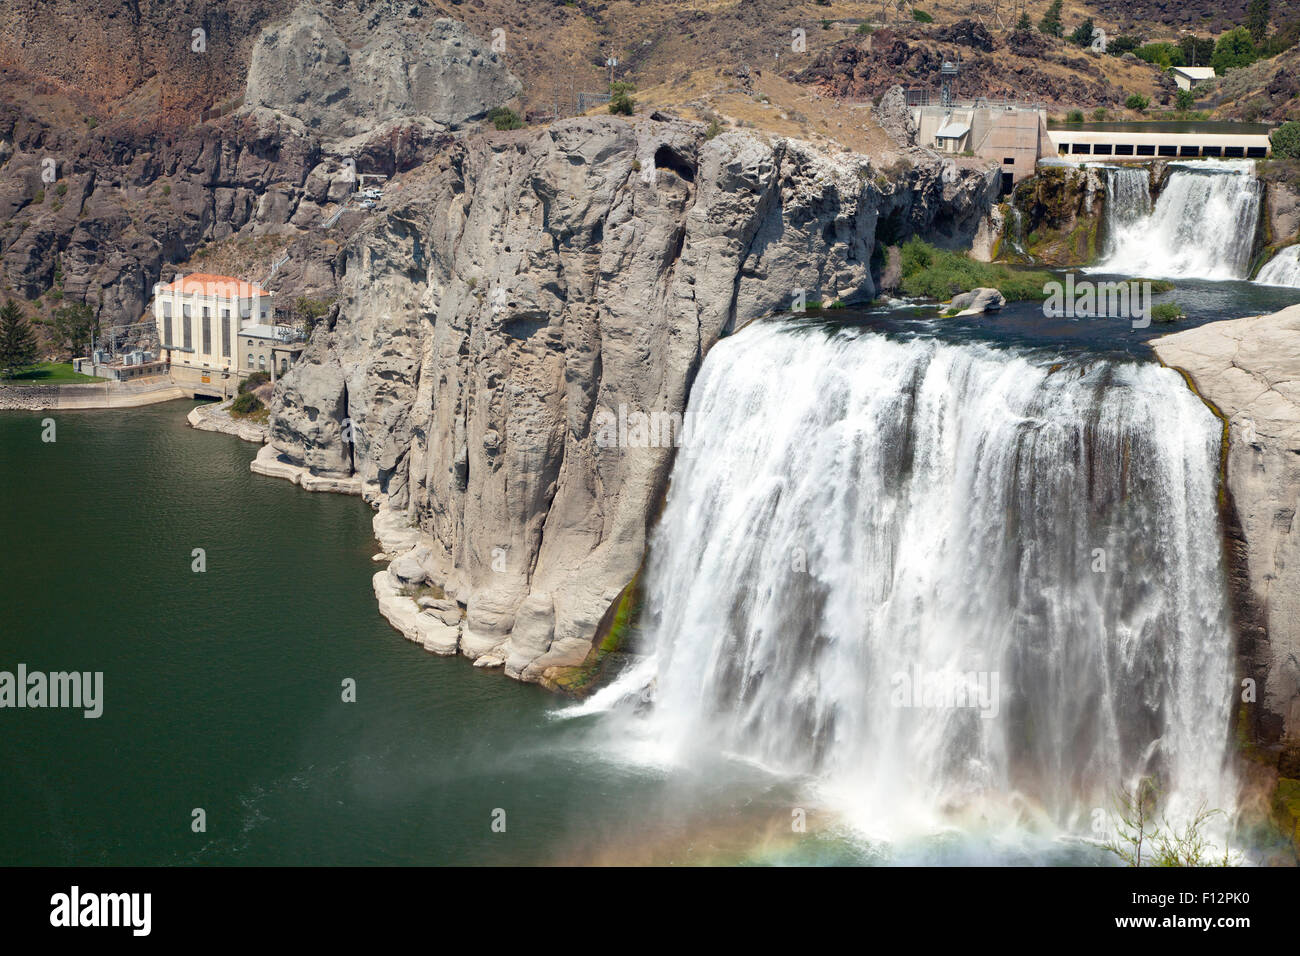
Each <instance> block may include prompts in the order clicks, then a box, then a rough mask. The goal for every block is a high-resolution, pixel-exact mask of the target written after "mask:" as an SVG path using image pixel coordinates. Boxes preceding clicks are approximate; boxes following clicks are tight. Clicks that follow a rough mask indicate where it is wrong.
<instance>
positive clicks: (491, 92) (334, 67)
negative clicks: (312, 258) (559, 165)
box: [244, 4, 520, 138]
mask: <svg viewBox="0 0 1300 956" xmlns="http://www.w3.org/2000/svg"><path fill="white" fill-rule="evenodd" d="M413 24H414V25H413ZM367 26H368V27H369V29H368V30H363V31H359V30H358V29H357V28H356V27H355V26H354V27H353V28H352V29H347V30H340V29H338V28H337V27H336V25H335V24H334V23H333V22H332V21H331V20H329V19H327V18H326V17H325V16H324V15H323V14H322V13H321V12H320V11H319V9H318V8H317V7H316V6H315V5H306V4H305V5H303V6H301V7H299V8H297V9H296V10H294V12H293V14H292V15H291V16H290V17H289V19H288V20H287V21H286V22H285V23H283V24H279V25H277V26H274V27H269V28H267V29H265V30H263V31H262V33H261V35H260V36H259V37H258V40H257V43H256V44H255V45H254V46H253V53H252V59H251V62H250V64H249V68H248V86H247V93H246V95H245V99H244V102H245V104H246V105H247V106H253V107H259V106H260V107H264V108H267V109H274V110H278V111H280V112H283V113H287V114H289V115H291V116H293V117H295V118H296V119H298V120H299V121H301V122H302V123H303V124H304V125H305V126H306V127H307V128H308V129H310V130H312V131H313V132H315V133H318V134H320V135H321V136H324V137H328V138H346V137H350V136H355V135H358V134H360V133H367V132H369V131H372V130H373V129H374V128H375V127H376V126H377V125H380V124H383V123H387V122H392V121H394V120H398V119H402V120H410V119H412V118H417V117H418V118H423V119H426V120H428V121H431V122H433V123H435V124H440V125H442V126H446V127H455V126H458V125H460V124H463V123H465V122H466V121H467V120H471V119H477V118H481V117H483V116H484V115H485V114H486V113H487V111H488V110H489V109H491V108H493V107H495V106H500V105H501V104H503V103H505V102H507V101H509V100H512V99H513V98H514V97H516V96H518V95H519V91H520V87H519V81H518V80H516V79H515V78H514V77H513V76H511V75H510V73H509V72H508V71H507V70H506V68H505V65H504V64H503V63H502V62H501V61H500V59H499V58H498V56H497V55H496V53H494V52H492V51H491V50H490V48H489V46H488V44H487V43H485V42H484V41H482V40H480V39H478V38H477V37H475V36H474V35H473V34H471V33H470V32H469V31H468V29H466V27H465V25H464V24H463V23H459V22H457V21H455V20H447V19H437V20H433V21H432V22H431V23H429V24H428V26H427V28H424V27H421V30H420V32H417V31H416V29H415V26H420V24H419V22H418V21H400V20H389V19H383V18H375V19H374V20H372V21H370V22H369V23H368V24H367ZM358 35H359V36H361V37H362V38H363V39H362V40H361V41H360V42H359V45H358V44H357V43H349V42H348V41H349V40H350V39H355V38H356V37H357V36H358Z"/></svg>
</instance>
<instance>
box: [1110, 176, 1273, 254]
mask: <svg viewBox="0 0 1300 956" xmlns="http://www.w3.org/2000/svg"><path fill="white" fill-rule="evenodd" d="M1110 201H1111V203H1112V205H1116V206H1118V205H1120V204H1121V203H1124V202H1126V201H1132V199H1131V197H1128V196H1127V193H1123V194H1117V193H1111V195H1110ZM1115 215H1116V217H1117V218H1118V220H1119V222H1120V223H1121V224H1120V225H1119V226H1118V228H1116V229H1115V230H1113V234H1112V237H1111V241H1110V242H1109V243H1108V245H1107V250H1108V251H1107V254H1106V257H1105V259H1104V260H1103V261H1102V262H1100V263H1098V265H1097V266H1096V269H1097V271H1100V272H1118V273H1122V274H1124V275H1135V276H1150V277H1153V278H1154V277H1161V278H1177V277H1180V276H1187V277H1192V278H1200V279H1241V278H1245V277H1246V274H1247V272H1248V270H1249V268H1250V259H1251V251H1252V249H1253V247H1254V244H1255V226H1256V223H1257V222H1258V220H1259V183H1258V181H1257V180H1256V179H1255V167H1254V164H1253V163H1250V162H1247V161H1244V160H1243V161H1231V160H1228V161H1219V160H1198V161H1196V162H1194V163H1171V164H1170V166H1169V178H1168V180H1167V182H1166V183H1165V187H1164V189H1163V190H1162V191H1161V193H1160V197H1159V198H1158V199H1157V200H1156V203H1155V206H1154V208H1152V209H1151V211H1150V212H1149V213H1147V214H1135V213H1134V212H1133V211H1131V210H1129V209H1127V208H1118V209H1116V210H1115ZM1126 220H1127V221H1126Z"/></svg>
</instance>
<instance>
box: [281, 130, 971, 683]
mask: <svg viewBox="0 0 1300 956" xmlns="http://www.w3.org/2000/svg"><path fill="white" fill-rule="evenodd" d="M896 175H897V178H895V179H893V180H891V179H890V178H889V177H887V176H885V175H884V174H883V173H881V172H880V171H879V170H876V169H874V168H873V167H872V166H871V163H870V160H869V159H868V158H867V157H863V156H857V155H853V154H847V153H846V154H841V155H838V156H830V155H826V154H823V153H820V152H818V151H816V150H815V149H814V148H812V147H811V146H809V145H808V144H805V143H802V142H798V141H791V140H781V139H776V140H771V141H769V140H767V139H764V138H760V137H758V136H756V135H751V134H748V133H744V132H728V133H724V134H722V135H719V136H716V137H714V138H712V139H709V138H707V137H706V135H705V130H704V128H703V127H702V126H701V125H699V124H689V123H683V122H678V121H674V120H670V119H666V118H663V117H652V118H650V119H649V120H644V121H641V122H639V123H636V124H633V123H629V122H625V121H623V120H620V119H616V118H601V119H575V120H570V121H566V122H561V123H557V124H554V125H553V126H550V127H548V128H544V129H538V130H525V131H519V132H514V133H502V134H489V135H487V136H483V137H473V138H469V139H466V140H464V141H460V142H457V143H456V144H454V145H452V146H451V147H449V148H448V150H447V152H446V153H445V155H444V156H443V157H442V158H441V159H440V161H439V162H437V163H427V164H426V165H424V166H423V167H421V168H420V169H418V170H416V171H414V172H412V173H409V174H407V175H405V176H403V177H402V179H401V180H400V182H398V183H394V184H393V185H392V186H391V187H390V188H389V189H388V190H386V192H385V196H384V199H383V203H382V205H381V206H380V208H379V209H378V210H377V215H375V216H374V217H373V219H372V221H371V224H370V226H369V227H368V228H366V229H365V230H363V231H362V232H361V233H359V234H358V235H356V236H355V237H354V239H353V240H352V241H351V242H350V243H349V245H348V246H347V248H346V249H345V250H344V252H343V253H342V254H341V256H340V259H339V268H340V272H341V280H340V288H341V291H342V295H341V298H340V301H339V305H338V307H337V309H336V310H335V312H334V313H333V314H332V315H331V316H330V318H329V320H328V321H327V322H326V323H324V324H323V325H322V327H321V328H320V329H318V331H317V333H316V334H315V336H314V337H313V339H312V340H311V342H310V344H309V346H308V349H307V351H306V353H305V355H304V357H303V359H302V360H301V361H300V362H299V363H298V364H297V365H296V366H295V367H294V368H293V369H291V370H290V372H289V373H288V375H286V376H285V377H284V378H283V379H282V380H281V382H280V383H279V385H278V387H277V390H276V393H275V397H274V399H273V405H272V432H271V434H272V447H273V449H274V453H276V454H278V455H279V457H280V460H281V462H282V463H287V464H289V465H293V466H299V467H302V468H305V469H307V470H308V471H309V472H310V473H311V474H312V475H317V476H322V477H326V478H344V477H349V476H353V475H355V476H358V477H359V478H360V479H361V484H362V488H363V493H364V495H365V496H366V498H367V499H368V500H369V501H371V502H372V503H373V504H375V505H376V506H379V507H382V508H384V509H385V514H390V513H391V512H392V511H394V510H395V511H397V512H398V513H399V514H400V515H401V516H402V517H401V518H400V519H399V523H400V522H410V523H413V524H416V525H418V527H419V529H420V531H421V532H422V533H423V534H422V544H421V545H420V546H419V547H417V548H416V550H415V551H414V552H412V553H411V555H408V558H410V559H411V560H404V561H403V562H401V565H400V568H399V570H400V571H401V574H400V576H399V577H397V578H396V580H397V581H401V582H406V583H408V584H409V583H420V582H423V581H424V580H425V578H426V575H427V579H428V580H429V581H431V582H432V584H433V585H435V586H436V587H437V588H440V589H442V591H444V592H445V594H446V596H447V597H448V598H449V599H451V600H454V601H455V602H456V604H457V605H459V606H460V607H461V608H463V619H459V620H458V618H457V617H456V616H454V615H452V616H450V617H449V621H450V622H455V621H458V623H454V624H451V623H449V626H451V627H453V628H455V630H456V633H455V634H454V636H453V637H452V639H451V640H450V641H449V642H445V643H446V645H447V646H450V647H451V648H455V649H458V650H459V651H460V652H461V653H464V654H466V655H467V656H469V657H472V658H475V659H478V660H479V661H480V663H504V665H505V667H506V671H507V673H509V674H510V675H511V676H515V677H520V678H522V679H525V680H540V679H542V677H543V675H544V674H545V672H546V670H547V668H549V667H552V666H564V665H572V664H576V663H578V662H580V661H581V660H582V659H583V658H584V657H585V656H586V654H587V652H588V650H589V649H590V645H591V640H592V636H593V634H594V633H595V631H596V628H597V624H598V622H599V621H600V619H601V617H602V616H603V615H604V614H605V612H606V610H607V609H608V608H609V605H610V602H611V601H612V600H613V599H614V598H615V597H616V596H617V595H618V594H619V592H620V591H621V590H622V589H623V587H624V586H625V585H626V584H627V583H628V581H629V580H630V579H631V578H632V577H633V576H634V575H635V573H636V571H637V568H638V567H639V565H640V563H641V560H642V556H643V554H644V551H645V542H646V534H647V530H648V527H649V525H650V524H651V522H652V520H653V517H654V515H655V514H656V512H657V508H658V506H659V502H660V500H661V497H662V495H663V492H664V490H665V488H666V484H667V480H668V473H669V468H670V466H671V464H672V460H673V455H674V445H675V438H676V436H675V434H674V432H675V431H676V430H675V429H674V428H673V427H672V425H673V423H675V421H676V420H677V418H678V417H679V416H680V415H681V414H682V412H683V410H684V408H685V405H686V399H687V394H688V391H689V388H690V385H691V381H692V378H693V376H694V375H695V372H696V370H697V369H698V368H699V364H700V362H701V359H702V357H703V355H704V354H705V352H706V351H707V350H708V349H709V348H710V346H712V345H713V343H714V342H716V341H717V340H718V339H719V337H720V336H723V335H726V334H727V333H729V332H730V331H732V330H734V329H735V328H737V327H739V326H740V325H742V324H744V323H745V322H748V321H750V320H752V319H755V318H758V317H760V316H763V315H766V314H769V313H771V312H774V311H777V310H781V309H784V308H788V307H789V306H790V304H791V302H792V301H793V299H794V297H795V296H796V295H797V292H798V290H804V293H805V296H806V298H807V300H808V301H809V302H812V301H816V300H822V299H824V300H827V301H830V300H834V299H845V300H850V301H854V300H859V301H860V300H866V299H870V298H872V296H873V295H874V293H875V287H874V284H873V279H872V274H871V261H872V254H873V252H874V251H875V246H876V242H875V234H876V225H877V222H878V221H879V220H881V219H882V218H888V219H889V221H890V224H891V225H890V232H891V234H895V235H896V234H897V231H901V232H902V234H903V235H904V236H905V235H907V234H910V233H912V232H917V233H921V234H923V235H925V236H926V237H927V238H930V239H932V240H937V241H940V242H945V243H947V244H952V243H959V242H962V241H969V239H970V237H971V236H972V235H973V233H974V231H975V229H976V227H977V225H978V222H979V220H980V219H981V218H982V216H983V215H984V214H985V213H986V211H987V209H988V207H989V205H990V203H991V202H992V201H993V199H994V196H995V193H996V188H997V178H996V176H994V175H984V174H977V173H972V172H962V171H959V170H958V169H957V168H956V167H955V166H953V165H952V164H950V163H943V162H940V161H938V160H937V159H934V160H927V159H923V160H922V161H921V162H920V163H919V164H918V165H915V166H912V167H911V168H910V170H907V171H903V172H901V173H899V174H896ZM641 416H646V418H642V417H641ZM651 416H652V417H653V418H651ZM647 421H649V422H650V423H651V424H652V425H655V426H657V427H656V428H654V429H653V431H654V433H653V434H646V429H645V428H642V427H638V424H639V423H642V424H644V423H646V422H647ZM620 422H621V423H625V424H623V425H620ZM412 565H415V567H414V568H412ZM395 573H396V572H395ZM440 613H443V616H444V617H448V616H447V615H446V614H445V608H444V609H442V611H441V612H440Z"/></svg>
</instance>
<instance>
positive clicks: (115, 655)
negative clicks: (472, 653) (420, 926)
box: [0, 402, 871, 864]
mask: <svg viewBox="0 0 1300 956" xmlns="http://www.w3.org/2000/svg"><path fill="white" fill-rule="evenodd" d="M190 407H191V406H190V404H189V403H180V402H174V403H169V404H166V405H161V406H155V407H152V408H145V409H138V410H129V411H116V412H60V413H41V414H27V413H16V412H6V413H0V500H2V501H3V502H4V507H3V509H2V510H0V541H3V542H4V546H3V548H0V621H3V627H2V628H0V670H9V671H14V670H15V669H16V667H17V665H18V664H19V663H20V662H21V663H25V664H26V665H27V667H28V670H29V671H32V670H42V671H54V670H73V669H75V670H81V671H87V670H88V671H103V672H104V683H105V690H104V698H105V703H104V713H103V716H102V717H100V718H99V719H97V720H87V719H85V718H84V717H83V716H82V713H81V711H69V710H51V709H47V710H26V709H25V710H15V709H3V710H0V767H3V768H4V777H5V784H4V787H3V788H0V864H192V863H202V864H295V863H304V864H331V863H351V864H388V863H397V864H428V863H471V864H472V863H546V862H692V861H696V860H699V861H702V862H705V861H722V860H729V861H751V860H752V861H762V860H766V859H816V860H831V859H841V860H869V859H871V856H870V854H869V853H868V851H867V850H865V849H863V848H859V847H857V846H855V845H853V844H852V843H851V841H843V840H839V839H837V838H835V837H834V836H833V835H810V836H807V837H804V838H803V839H802V841H801V842H800V843H799V844H797V845H793V846H792V845H791V840H792V839H793V838H792V837H790V836H789V833H790V825H789V820H790V813H791V811H790V806H791V803H790V799H789V798H788V796H787V795H785V794H783V793H782V785H781V784H779V783H778V782H774V781H772V780H771V779H769V778H766V777H764V776H763V775H762V774H760V773H758V772H755V771H748V770H746V769H745V768H736V767H728V768H725V769H724V770H722V771H721V772H719V771H717V769H716V768H707V767H702V768H696V769H694V770H692V771H689V772H687V771H681V772H674V773H667V772H662V771H660V770H657V769H655V768H653V767H650V766H647V765H646V763H645V762H644V761H627V762H624V761H620V760H617V759H613V758H612V757H610V756H609V754H608V753H607V751H609V749H610V748H609V747H608V741H604V740H603V739H602V738H601V737H600V734H599V730H600V724H599V718H598V717H597V718H584V719H581V720H564V719H556V716H555V715H556V713H557V712H558V711H560V710H562V709H564V708H567V707H570V706H571V705H570V704H569V703H568V702H566V701H563V700H561V699H559V698H557V697H555V696H553V695H551V694H549V693H547V692H545V691H543V690H541V689H540V688H537V687H535V686H531V685H523V684H519V683H517V682H515V681H512V680H508V679H506V678H504V677H502V676H501V675H500V674H499V672H498V673H492V672H484V671H482V670H475V669H474V668H473V667H472V666H471V665H470V664H469V662H468V661H466V660H464V659H463V658H439V657H434V656H432V655H430V654H428V653H426V652H425V651H423V650H421V649H420V648H418V647H417V646H416V645H414V644H412V643H410V642H408V641H406V640H405V639H404V638H402V637H401V636H400V635H399V634H398V633H397V632H395V631H393V630H392V629H391V628H390V627H389V626H388V625H387V623H386V622H385V621H384V620H383V619H382V618H381V617H380V616H379V615H378V613H377V611H376V609H375V602H374V597H373V593H372V591H371V587H370V576H371V575H372V574H373V573H374V571H375V570H376V568H377V565H376V564H374V563H373V562H372V561H371V555H372V554H374V552H375V550H376V549H375V546H374V543H373V538H372V536H371V532H370V518H371V511H370V509H369V508H368V507H367V506H366V505H365V504H363V503H362V502H361V501H360V500H359V499H356V498H351V497H344V496H339V495H321V494H307V493H304V492H303V491H301V490H300V489H297V488H295V487H294V486H292V485H290V484H288V483H286V482H283V481H279V480H276V479H270V478H264V477H261V476H257V475H253V474H251V473H250V472H249V470H248V462H249V460H250V459H251V458H252V456H253V454H254V451H255V448H254V446H252V445H250V444H246V443H244V442H240V441H238V440H236V439H234V438H231V437H229V436H225V435H217V434H212V433H207V432H196V431H194V430H192V429H190V428H188V427H187V426H186V425H185V422H184V419H185V413H186V412H187V411H188V410H189V408H190ZM46 416H52V417H54V418H55V419H56V421H57V428H58V432H57V442H55V443H54V444H45V443H42V442H41V440H40V434H41V424H40V422H41V419H42V418H44V417H46ZM198 547H201V548H205V549H206V552H207V571H206V573H203V574H195V573H193V572H192V571H191V561H192V558H191V551H192V549H194V548H198ZM346 677H351V678H354V679H355V680H356V682H357V689H358V690H357V701H356V703H343V702H342V701H341V682H342V680H343V679H344V678H346ZM196 807H202V808H203V809H204V810H206V812H207V832H206V833H194V832H192V831H191V811H192V810H193V809H194V808H196ZM498 808H500V809H503V810H505V811H506V817H505V820H506V831H505V832H504V833H494V832H493V831H492V828H491V823H492V818H493V811H494V810H496V809H498ZM814 823H815V817H814ZM773 834H775V835H773Z"/></svg>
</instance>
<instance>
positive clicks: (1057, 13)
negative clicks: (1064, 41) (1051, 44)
mask: <svg viewBox="0 0 1300 956" xmlns="http://www.w3.org/2000/svg"><path fill="white" fill-rule="evenodd" d="M1061 3H1062V0H1052V5H1051V6H1050V7H1048V8H1047V12H1046V13H1044V14H1043V19H1041V20H1039V21H1038V29H1039V30H1040V31H1041V32H1043V33H1046V34H1047V35H1048V36H1049V37H1059V36H1064V35H1065V27H1064V26H1063V25H1062V24H1061Z"/></svg>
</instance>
